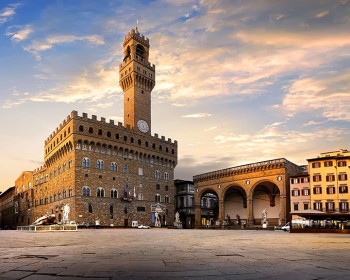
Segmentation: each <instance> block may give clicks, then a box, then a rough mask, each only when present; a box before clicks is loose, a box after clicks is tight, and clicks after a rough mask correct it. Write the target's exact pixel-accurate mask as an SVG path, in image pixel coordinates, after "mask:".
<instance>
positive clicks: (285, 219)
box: [279, 194, 287, 226]
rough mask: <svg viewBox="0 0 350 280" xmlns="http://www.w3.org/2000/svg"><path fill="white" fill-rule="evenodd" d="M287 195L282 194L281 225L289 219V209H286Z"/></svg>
mask: <svg viewBox="0 0 350 280" xmlns="http://www.w3.org/2000/svg"><path fill="white" fill-rule="evenodd" d="M286 207H287V205H286V195H284V194H281V195H280V215H279V219H280V222H281V225H282V226H283V225H285V224H286V221H287V211H286Z"/></svg>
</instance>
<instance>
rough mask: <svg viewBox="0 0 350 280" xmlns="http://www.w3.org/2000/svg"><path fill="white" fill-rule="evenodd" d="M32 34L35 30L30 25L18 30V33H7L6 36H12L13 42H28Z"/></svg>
mask: <svg viewBox="0 0 350 280" xmlns="http://www.w3.org/2000/svg"><path fill="white" fill-rule="evenodd" d="M12 29H13V27H12ZM32 32H33V29H32V28H31V27H30V26H29V25H26V26H24V27H22V28H18V30H17V31H16V32H14V31H8V32H6V35H7V36H10V37H11V40H12V41H23V40H26V39H27V38H28V36H29V35H30V34H31V33H32Z"/></svg>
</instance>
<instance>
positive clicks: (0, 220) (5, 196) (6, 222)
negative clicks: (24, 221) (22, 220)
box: [0, 187, 18, 229]
mask: <svg viewBox="0 0 350 280" xmlns="http://www.w3.org/2000/svg"><path fill="white" fill-rule="evenodd" d="M14 198H15V187H11V188H8V189H7V190H6V191H4V192H3V193H1V194H0V229H15V228H16V217H15V213H16V212H18V208H16V209H15V201H14Z"/></svg>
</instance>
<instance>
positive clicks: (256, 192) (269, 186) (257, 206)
mask: <svg viewBox="0 0 350 280" xmlns="http://www.w3.org/2000/svg"><path fill="white" fill-rule="evenodd" d="M252 199H253V215H254V224H255V225H260V224H261V222H262V214H263V212H264V211H265V212H266V213H267V221H268V225H269V226H276V225H279V223H280V222H279V220H280V212H281V205H280V190H279V188H278V187H277V185H275V184H274V183H272V182H269V181H265V182H260V183H259V184H258V185H256V186H255V188H254V189H253V193H252Z"/></svg>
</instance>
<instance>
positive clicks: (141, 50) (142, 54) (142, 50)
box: [136, 44, 146, 58]
mask: <svg viewBox="0 0 350 280" xmlns="http://www.w3.org/2000/svg"><path fill="white" fill-rule="evenodd" d="M145 53H146V51H145V48H144V47H143V46H142V45H140V44H137V46H136V55H137V56H139V57H141V58H145Z"/></svg>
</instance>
